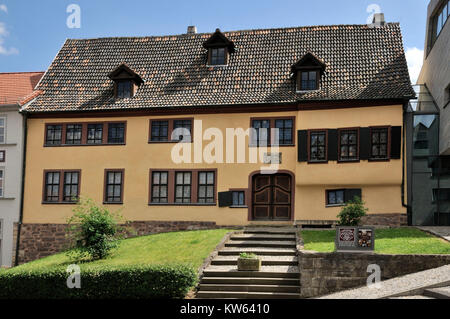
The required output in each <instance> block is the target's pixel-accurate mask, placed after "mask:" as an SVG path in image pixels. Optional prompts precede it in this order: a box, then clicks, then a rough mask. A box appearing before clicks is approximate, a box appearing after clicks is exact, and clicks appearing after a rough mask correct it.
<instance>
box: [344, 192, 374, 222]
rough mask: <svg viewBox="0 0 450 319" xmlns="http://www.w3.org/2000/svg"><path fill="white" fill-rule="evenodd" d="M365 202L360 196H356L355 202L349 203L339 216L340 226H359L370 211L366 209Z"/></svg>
mask: <svg viewBox="0 0 450 319" xmlns="http://www.w3.org/2000/svg"><path fill="white" fill-rule="evenodd" d="M364 204H365V203H364V202H363V201H362V200H361V198H359V197H358V196H355V197H354V198H353V200H351V201H349V202H348V203H347V204H346V205H345V206H344V207H342V209H341V212H340V213H339V214H338V215H337V217H338V218H339V225H340V226H358V224H359V222H360V221H361V218H362V217H364V216H366V213H367V211H368V209H367V208H365V207H364Z"/></svg>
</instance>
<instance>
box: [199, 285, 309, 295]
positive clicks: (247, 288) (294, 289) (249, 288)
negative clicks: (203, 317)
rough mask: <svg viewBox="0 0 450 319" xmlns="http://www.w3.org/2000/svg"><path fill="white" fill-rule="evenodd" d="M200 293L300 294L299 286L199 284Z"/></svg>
mask: <svg viewBox="0 0 450 319" xmlns="http://www.w3.org/2000/svg"><path fill="white" fill-rule="evenodd" d="M199 290H200V291H239V292H242V291H243V292H290V293H300V286H287V285H255V284H250V285H242V284H234V285H230V284H200V286H199Z"/></svg>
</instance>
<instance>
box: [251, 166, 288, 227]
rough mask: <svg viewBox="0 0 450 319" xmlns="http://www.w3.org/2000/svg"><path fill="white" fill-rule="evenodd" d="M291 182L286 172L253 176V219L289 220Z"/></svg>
mask: <svg viewBox="0 0 450 319" xmlns="http://www.w3.org/2000/svg"><path fill="white" fill-rule="evenodd" d="M291 183H292V179H291V176H289V175H288V174H275V175H262V174H261V175H255V176H253V181H252V201H253V202H252V210H253V211H252V217H253V220H290V219H291V205H292V185H291Z"/></svg>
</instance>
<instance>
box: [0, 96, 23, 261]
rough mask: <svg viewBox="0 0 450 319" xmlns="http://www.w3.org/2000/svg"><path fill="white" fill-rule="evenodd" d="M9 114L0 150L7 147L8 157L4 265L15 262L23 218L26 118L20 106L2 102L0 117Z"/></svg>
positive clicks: (0, 211) (2, 211) (2, 210)
mask: <svg viewBox="0 0 450 319" xmlns="http://www.w3.org/2000/svg"><path fill="white" fill-rule="evenodd" d="M4 116H6V141H5V142H6V143H4V144H0V150H5V151H6V161H5V162H4V163H0V167H3V168H4V169H5V176H4V178H5V179H4V196H3V198H0V220H2V223H3V238H2V240H1V245H2V247H1V257H0V261H1V266H7V267H9V266H12V256H13V249H15V245H16V243H14V242H13V225H14V223H15V222H17V221H18V220H19V209H20V194H21V192H20V191H21V181H22V146H23V119H22V115H21V114H20V113H19V107H18V106H14V107H12V106H9V107H6V106H1V105H0V117H4Z"/></svg>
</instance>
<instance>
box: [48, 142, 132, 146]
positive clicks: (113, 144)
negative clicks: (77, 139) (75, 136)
mask: <svg viewBox="0 0 450 319" xmlns="http://www.w3.org/2000/svg"><path fill="white" fill-rule="evenodd" d="M124 145H126V144H125V143H106V144H58V145H51V144H44V147H66V146H69V147H73V146H124Z"/></svg>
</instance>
